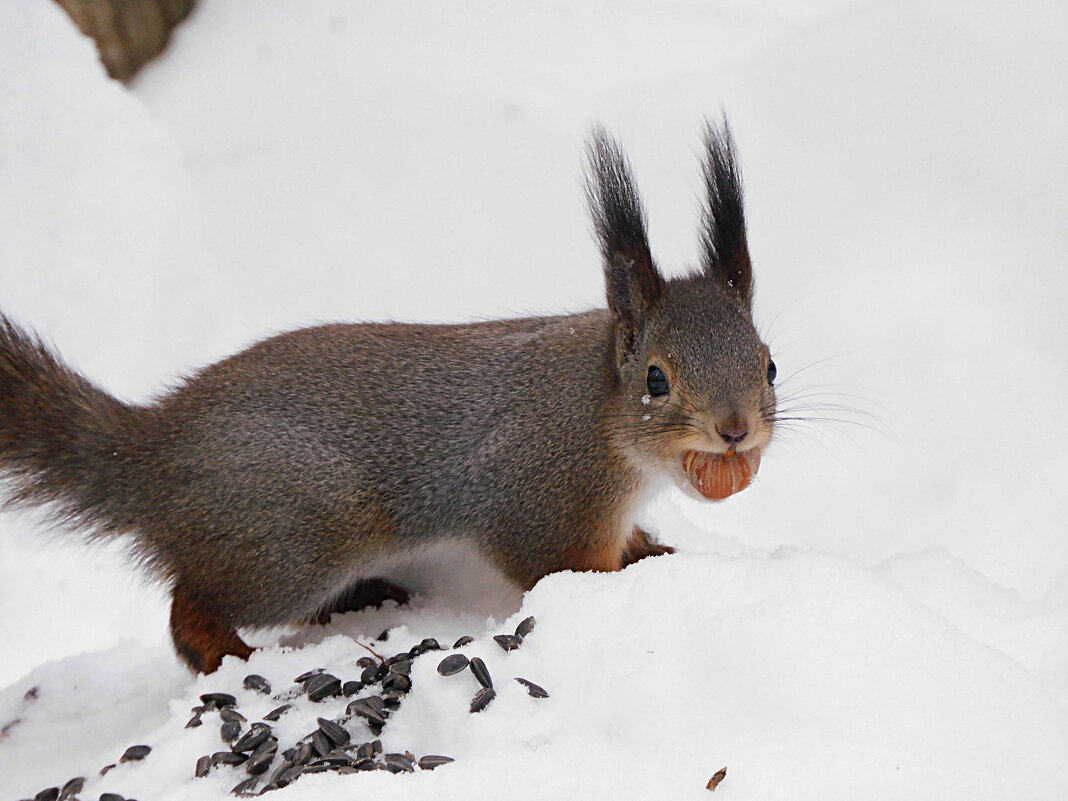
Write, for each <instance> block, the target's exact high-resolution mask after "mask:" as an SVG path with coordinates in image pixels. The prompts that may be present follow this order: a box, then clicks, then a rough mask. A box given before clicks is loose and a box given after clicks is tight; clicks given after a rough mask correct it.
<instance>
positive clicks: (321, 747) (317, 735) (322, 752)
mask: <svg viewBox="0 0 1068 801" xmlns="http://www.w3.org/2000/svg"><path fill="white" fill-rule="evenodd" d="M311 745H312V748H313V749H314V750H315V754H316V756H318V757H319V758H320V759H321V758H322V757H324V756H326V755H327V754H329V753H330V752H331V751H332V750H333V749H334V744H333V743H332V742H330V738H329V737H327V736H326V734H325V733H324V732H323V730H322V729H316V730H315V731H313V732H312V738H311Z"/></svg>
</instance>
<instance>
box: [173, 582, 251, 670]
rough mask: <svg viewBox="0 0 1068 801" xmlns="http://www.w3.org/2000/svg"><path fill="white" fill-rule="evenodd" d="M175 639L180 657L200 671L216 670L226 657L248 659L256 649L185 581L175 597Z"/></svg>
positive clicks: (175, 591) (175, 592) (175, 589)
mask: <svg viewBox="0 0 1068 801" xmlns="http://www.w3.org/2000/svg"><path fill="white" fill-rule="evenodd" d="M171 639H172V640H173V641H174V647H175V650H177V652H178V656H179V657H180V658H181V659H182V661H183V662H185V663H186V664H187V665H188V666H189V667H190V668H192V669H193V670H194V671H196V672H198V673H214V672H215V671H216V670H218V669H219V665H220V664H221V663H222V658H223V657H224V656H227V655H230V656H236V657H238V658H239V659H248V658H249V657H250V656H252V649H251V648H250V647H249V646H248V645H246V644H245V643H244V642H243V641H242V640H241V638H240V637H238V636H237V631H236V629H234V627H233V626H231V625H230V624H229V623H227V622H226V621H225V620H223V619H222V618H221V617H219V616H218V615H217V614H215V613H213V612H212V611H211V610H210V609H208V608H207V607H205V606H204V604H203V603H201V602H200V601H198V600H197V598H196V597H195V596H193V595H191V594H190V593H188V592H187V591H186V590H185V589H184V588H183V587H182V585H181V584H179V585H178V586H176V587H175V588H174V596H173V598H172V599H171Z"/></svg>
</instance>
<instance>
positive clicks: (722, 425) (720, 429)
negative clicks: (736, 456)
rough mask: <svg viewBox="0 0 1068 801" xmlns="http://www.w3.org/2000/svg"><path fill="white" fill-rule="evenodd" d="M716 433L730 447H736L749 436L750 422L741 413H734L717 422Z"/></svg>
mask: <svg viewBox="0 0 1068 801" xmlns="http://www.w3.org/2000/svg"><path fill="white" fill-rule="evenodd" d="M716 433H717V434H719V437H720V439H722V440H723V441H724V442H726V443H727V445H728V446H729V447H734V446H735V445H738V444H739V443H740V442H741V441H742V440H744V439H745V438H746V437H748V436H749V422H748V421H747V420H746V419H745V418H744V417H742V416H741V415H740V414H732V415H731V416H730V417H727V418H725V419H723V420H720V421H719V422H718V423H716Z"/></svg>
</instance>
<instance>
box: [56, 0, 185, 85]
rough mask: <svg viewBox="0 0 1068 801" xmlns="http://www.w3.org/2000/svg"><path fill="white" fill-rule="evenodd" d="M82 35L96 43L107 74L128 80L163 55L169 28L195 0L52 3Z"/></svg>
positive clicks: (71, 0) (76, 0) (107, 0)
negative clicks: (60, 8) (66, 15)
mask: <svg viewBox="0 0 1068 801" xmlns="http://www.w3.org/2000/svg"><path fill="white" fill-rule="evenodd" d="M56 2H57V3H59V5H60V6H62V7H63V10H64V11H66V12H67V14H69V15H70V18H71V19H72V20H74V24H75V25H77V26H78V28H79V30H81V32H82V33H84V34H85V35H86V36H88V37H90V38H92V39H94V40H95V41H96V47H97V50H99V51H100V60H101V61H102V62H104V66H105V67H106V68H107V71H108V75H110V76H111V77H112V78H115V79H117V80H120V81H124V80H126V79H128V78H132V77H133V76H134V74H135V73H136V72H137V71H138V70H139V69H141V66H142V65H143V64H145V63H146V62H148V61H151V60H152V59H153V58H155V57H156V56H158V55H159V54H160V53H161V52H163V48H164V47H166V46H167V39H168V38H170V35H171V29H172V28H174V26H175V25H177V24H178V23H179V22H181V21H182V20H183V19H185V18H186V17H187V16H188V15H189V12H190V11H192V10H193V4H194V2H195V0H56Z"/></svg>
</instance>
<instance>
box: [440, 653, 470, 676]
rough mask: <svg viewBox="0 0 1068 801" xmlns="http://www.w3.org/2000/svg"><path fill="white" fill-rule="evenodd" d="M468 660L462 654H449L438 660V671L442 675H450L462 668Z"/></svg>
mask: <svg viewBox="0 0 1068 801" xmlns="http://www.w3.org/2000/svg"><path fill="white" fill-rule="evenodd" d="M469 663H470V660H469V659H468V658H467V657H466V656H464V655H463V654H449V655H448V656H447V657H445V658H444V659H442V660H441V661H440V662H438V673H439V674H440V675H442V676H452V675H455V674H456V673H459V672H460V671H462V670H464V669H465V668H466V667H467V665H468V664H469Z"/></svg>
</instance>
